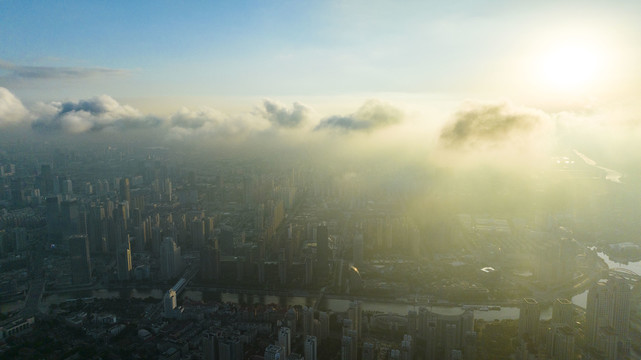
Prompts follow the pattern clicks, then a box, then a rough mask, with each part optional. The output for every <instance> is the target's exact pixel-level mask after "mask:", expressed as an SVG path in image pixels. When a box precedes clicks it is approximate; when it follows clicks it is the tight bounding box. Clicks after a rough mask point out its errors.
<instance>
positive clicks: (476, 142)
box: [439, 102, 550, 150]
mask: <svg viewBox="0 0 641 360" xmlns="http://www.w3.org/2000/svg"><path fill="white" fill-rule="evenodd" d="M549 126H550V117H549V116H548V115H547V114H546V113H544V112H542V111H540V110H536V109H531V108H524V107H517V106H514V105H512V104H510V103H507V102H500V103H468V104H466V106H464V108H463V109H462V110H460V111H459V112H457V113H456V115H455V116H454V119H453V121H452V122H450V123H449V124H447V125H446V126H445V127H444V128H443V129H442V131H441V134H440V138H439V142H440V144H441V145H442V146H444V147H445V148H449V149H463V150H479V149H486V148H493V147H502V146H504V145H507V144H510V143H513V142H515V141H517V142H521V141H523V140H529V139H531V137H532V136H533V135H536V134H540V133H541V132H544V131H545V130H546V129H548V128H549Z"/></svg>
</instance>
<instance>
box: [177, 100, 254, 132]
mask: <svg viewBox="0 0 641 360" xmlns="http://www.w3.org/2000/svg"><path fill="white" fill-rule="evenodd" d="M254 120H255V119H252V118H250V117H246V116H229V115H227V114H224V113H222V112H220V111H218V110H216V109H212V108H209V107H200V108H198V109H197V110H192V109H189V108H187V107H182V108H181V109H180V110H178V111H177V112H176V113H175V114H173V115H171V117H170V118H169V120H168V128H169V134H168V137H169V138H170V139H172V140H180V139H184V138H185V137H187V136H207V137H217V138H227V139H229V138H235V137H241V136H245V135H247V134H249V133H251V132H252V131H258V130H260V129H262V128H264V127H265V125H263V124H260V123H259V122H258V121H254Z"/></svg>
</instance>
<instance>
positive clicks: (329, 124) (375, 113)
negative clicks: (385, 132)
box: [314, 100, 403, 132]
mask: <svg viewBox="0 0 641 360" xmlns="http://www.w3.org/2000/svg"><path fill="white" fill-rule="evenodd" d="M401 121H403V113H402V112H401V111H400V110H399V109H397V108H395V107H393V106H391V105H389V104H385V103H383V102H380V101H378V100H369V101H367V102H366V103H365V104H363V106H361V107H360V108H359V109H358V110H357V111H356V112H355V113H353V114H349V115H345V116H342V115H334V116H330V117H328V118H325V119H323V120H321V122H320V123H319V124H318V125H317V126H316V128H315V129H314V130H325V129H328V130H332V129H333V130H342V131H362V132H368V131H373V130H375V129H378V128H382V127H386V126H390V125H394V124H398V123H400V122H401Z"/></svg>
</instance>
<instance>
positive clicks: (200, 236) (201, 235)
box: [191, 219, 205, 250]
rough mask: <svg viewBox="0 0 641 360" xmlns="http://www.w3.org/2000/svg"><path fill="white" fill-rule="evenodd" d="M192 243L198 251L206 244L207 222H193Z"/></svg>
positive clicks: (196, 220)
mask: <svg viewBox="0 0 641 360" xmlns="http://www.w3.org/2000/svg"><path fill="white" fill-rule="evenodd" d="M191 241H192V246H193V248H194V249H196V250H200V249H201V248H202V247H203V245H204V244H205V221H204V220H201V219H193V220H192V221H191Z"/></svg>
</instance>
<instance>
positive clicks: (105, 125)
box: [31, 95, 162, 134]
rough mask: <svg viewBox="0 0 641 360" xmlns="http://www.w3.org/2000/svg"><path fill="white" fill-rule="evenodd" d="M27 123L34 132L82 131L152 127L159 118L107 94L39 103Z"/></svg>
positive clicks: (157, 123)
mask: <svg viewBox="0 0 641 360" xmlns="http://www.w3.org/2000/svg"><path fill="white" fill-rule="evenodd" d="M35 116H36V119H35V120H34V122H33V123H32V124H31V126H32V128H33V129H34V130H38V131H64V132H69V133H74V134H77V133H83V132H88V131H100V130H104V129H116V130H127V129H136V128H145V127H155V126H157V125H159V124H160V123H161V122H162V121H161V120H159V119H157V118H153V117H148V116H143V115H142V114H141V113H140V111H138V110H137V109H135V108H133V107H131V106H128V105H121V104H119V103H118V102H117V101H116V100H114V99H113V98H112V97H110V96H108V95H101V96H97V97H94V98H91V99H87V100H79V101H77V102H72V101H69V102H52V103H49V104H39V106H38V107H37V109H36V110H35Z"/></svg>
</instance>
